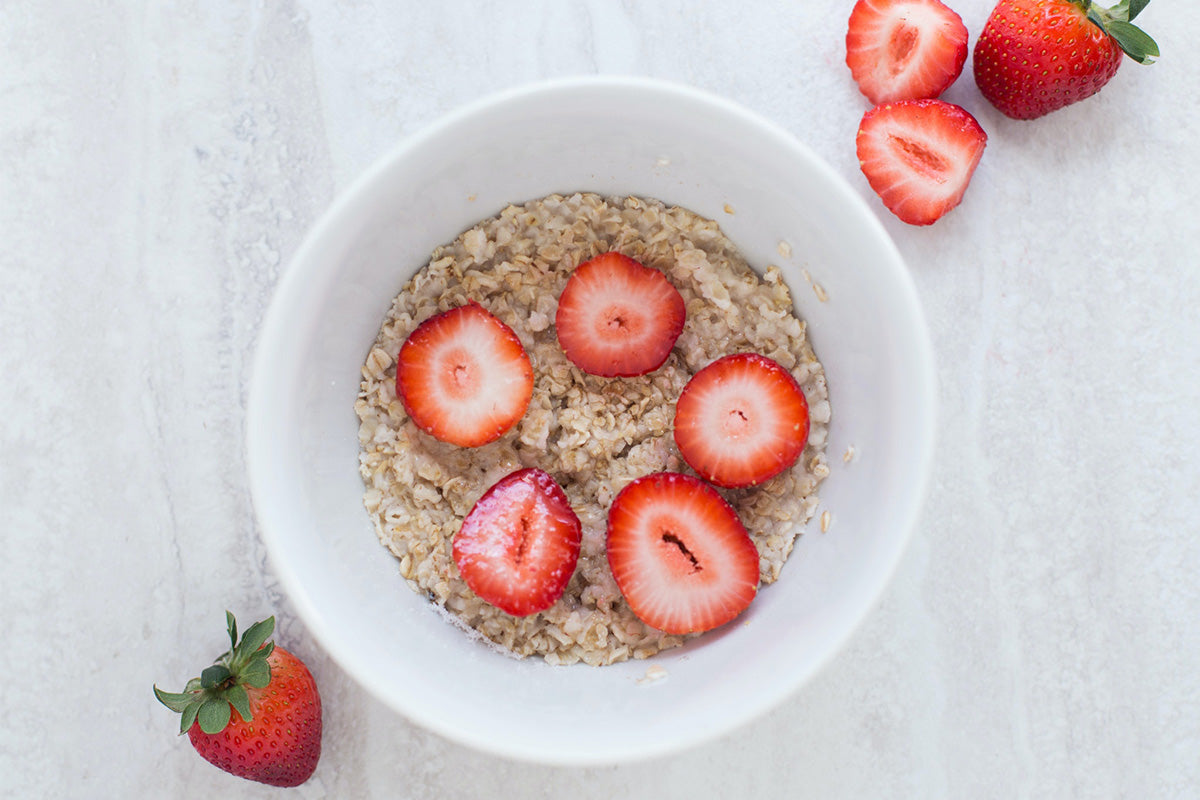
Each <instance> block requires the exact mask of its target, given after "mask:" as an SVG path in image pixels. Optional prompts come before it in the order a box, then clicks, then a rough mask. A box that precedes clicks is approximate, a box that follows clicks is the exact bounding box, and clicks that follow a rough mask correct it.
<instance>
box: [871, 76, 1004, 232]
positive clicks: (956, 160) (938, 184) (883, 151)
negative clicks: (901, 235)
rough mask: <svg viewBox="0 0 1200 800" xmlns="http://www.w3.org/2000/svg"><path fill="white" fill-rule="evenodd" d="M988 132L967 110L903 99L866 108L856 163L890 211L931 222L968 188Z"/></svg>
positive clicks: (937, 102)
mask: <svg viewBox="0 0 1200 800" xmlns="http://www.w3.org/2000/svg"><path fill="white" fill-rule="evenodd" d="M985 145H987V134H986V133H984V131H983V128H981V127H979V123H978V122H976V121H975V118H974V117H972V116H971V115H970V114H968V113H967V112H966V111H964V110H963V109H961V108H959V107H958V106H956V105H951V104H950V103H945V102H943V101H941V100H905V101H903V102H900V103H889V104H887V105H882V106H878V107H876V108H873V109H871V110H870V111H868V112H867V113H866V114H865V115H864V116H863V118H862V123H861V124H860V125H859V126H858V163H859V166H860V167H862V171H863V174H864V175H866V176H867V181H868V182H869V183H870V184H871V188H872V189H874V190H875V193H876V194H878V195H879V198H880V199H881V200H883V204H884V205H885V206H887V207H888V210H889V211H891V212H892V213H893V214H895V215H896V216H897V217H899V218H900V219H902V220H904V221H905V222H907V223H909V224H911V225H931V224H933V223H934V222H937V221H938V220H939V219H941V217H942V215H943V214H945V213H946V212H947V211H949V210H950V209H952V208H954V207H955V206H956V205H958V204H959V202H960V201H961V200H962V197H963V193H964V192H966V191H967V184H968V183H970V181H971V175H972V174H973V173H974V172H975V167H976V166H977V165H978V164H979V159H980V158H982V157H983V148H984V146H985Z"/></svg>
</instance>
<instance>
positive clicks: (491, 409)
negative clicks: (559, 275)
mask: <svg viewBox="0 0 1200 800" xmlns="http://www.w3.org/2000/svg"><path fill="white" fill-rule="evenodd" d="M396 394H397V395H398V396H399V397H400V400H401V401H402V402H403V403H404V408H405V410H407V411H408V415H409V416H410V417H412V421H413V422H414V423H416V425H417V427H419V428H420V429H421V430H423V431H425V432H426V433H428V434H430V435H431V436H435V437H437V438H438V439H441V440H442V441H443V442H449V443H451V444H456V445H459V446H461V447H478V446H479V445H483V444H487V443H488V442H492V441H495V440H496V439H499V438H500V437H501V436H502V435H503V434H504V432H505V431H507V430H508V429H509V428H511V427H512V426H513V425H515V424H516V423H517V421H518V420H519V419H521V417H522V416H524V414H525V409H526V408H528V407H529V400H530V398H531V397H532V396H533V365H532V364H530V363H529V355H528V354H527V353H526V352H525V348H524V347H522V346H521V340H520V339H518V338H517V335H516V334H515V333H513V330H512V328H510V327H508V326H507V325H505V324H504V323H503V322H501V321H500V320H498V319H497V318H496V317H494V316H492V315H491V314H490V313H489V312H488V311H487V310H485V309H484V308H483V306H481V305H479V304H478V303H475V302H470V303H468V304H467V305H465V306H459V307H458V308H452V309H450V310H449V311H446V312H444V313H442V314H438V315H436V316H433V317H430V318H429V319H427V320H425V321H424V322H422V323H421V324H420V325H419V326H417V329H416V330H414V331H413V332H412V333H411V334H409V336H408V339H406V340H405V342H404V344H403V345H402V346H401V347H400V354H399V356H398V357H397V360H396Z"/></svg>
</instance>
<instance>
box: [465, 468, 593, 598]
mask: <svg viewBox="0 0 1200 800" xmlns="http://www.w3.org/2000/svg"><path fill="white" fill-rule="evenodd" d="M582 536H583V533H582V527H581V526H580V524H579V518H578V517H577V516H576V515H575V512H574V511H573V510H572V509H571V504H570V502H569V501H568V500H567V495H566V493H565V492H563V490H562V487H561V486H559V485H558V483H556V482H555V480H554V478H552V477H551V476H550V475H549V474H548V473H546V472H544V471H542V470H540V469H533V468H531V469H522V470H517V471H516V472H513V473H510V474H509V475H507V476H506V477H504V478H501V479H500V480H499V481H497V482H496V484H495V485H493V486H492V487H491V488H490V489H488V490H487V491H486V492H485V493H484V495H483V497H481V498H479V501H478V502H476V503H475V506H474V507H473V508H472V509H471V511H470V512H469V513H468V514H467V516H466V518H465V519H464V520H463V523H462V527H461V528H459V531H458V535H457V536H455V537H454V545H453V557H454V563H455V564H456V565H457V566H458V571H459V574H460V575H462V578H463V580H465V581H466V582H467V586H469V587H470V589H471V591H473V592H474V593H475V594H477V595H479V597H481V598H482V599H484V600H486V601H487V602H489V603H491V604H492V605H494V606H496V607H497V608H499V609H500V610H501V611H504V612H505V613H508V614H512V615H513V616H518V617H522V616H526V615H528V614H534V613H537V612H538V611H544V610H546V609H547V608H549V607H550V606H552V605H554V603H555V602H556V601H557V600H558V598H559V597H561V596H562V593H563V590H564V589H566V587H567V583H568V582H569V581H570V580H571V576H572V575H573V574H574V573H575V564H576V562H577V561H578V560H579V547H580V542H581V541H582Z"/></svg>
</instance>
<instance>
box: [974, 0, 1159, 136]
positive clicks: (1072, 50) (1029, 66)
mask: <svg viewBox="0 0 1200 800" xmlns="http://www.w3.org/2000/svg"><path fill="white" fill-rule="evenodd" d="M1149 2H1150V0H1121V2H1119V3H1118V4H1117V5H1115V6H1113V7H1112V8H1110V9H1106V8H1101V7H1100V6H1097V5H1095V4H1094V3H1092V2H1091V0H1000V2H998V3H997V4H996V7H995V8H994V9H993V10H992V14H991V16H990V17H988V21H987V24H986V25H985V26H984V28H983V33H981V34H980V35H979V39H978V41H977V42H976V43H975V59H974V64H975V83H976V84H977V85H978V86H979V91H980V92H982V93H983V96H984V97H986V98H987V99H988V100H989V101H990V102H991V103H992V105H994V106H995V107H996V108H998V109H999V110H1000V111H1001V112H1003V113H1004V114H1007V115H1008V116H1010V117H1013V118H1014V119H1034V118H1036V117H1040V116H1043V115H1045V114H1049V113H1050V112H1051V111H1056V110H1058V109H1060V108H1062V107H1063V106H1066V105H1070V104H1071V103H1077V102H1079V101H1080V100H1083V99H1084V98H1086V97H1091V96H1092V95H1093V94H1095V93H1096V92H1098V91H1100V89H1101V88H1102V87H1103V86H1104V85H1105V84H1106V83H1108V82H1109V80H1110V79H1111V78H1112V76H1113V75H1115V74H1116V72H1117V68H1118V67H1120V66H1121V53H1122V52H1124V53H1126V54H1127V55H1129V57H1130V58H1132V59H1133V60H1134V61H1137V62H1138V63H1141V64H1148V63H1150V62H1151V61H1152V60H1153V59H1154V58H1156V57H1157V56H1158V45H1156V44H1155V43H1154V40H1153V39H1151V38H1150V37H1149V36H1148V35H1147V34H1146V32H1145V31H1143V30H1142V29H1141V28H1138V27H1137V26H1136V25H1134V24H1132V22H1131V21H1132V20H1133V18H1134V17H1136V16H1137V15H1138V14H1139V13H1141V11H1142V9H1143V8H1145V7H1146V5H1147V4H1148V3H1149Z"/></svg>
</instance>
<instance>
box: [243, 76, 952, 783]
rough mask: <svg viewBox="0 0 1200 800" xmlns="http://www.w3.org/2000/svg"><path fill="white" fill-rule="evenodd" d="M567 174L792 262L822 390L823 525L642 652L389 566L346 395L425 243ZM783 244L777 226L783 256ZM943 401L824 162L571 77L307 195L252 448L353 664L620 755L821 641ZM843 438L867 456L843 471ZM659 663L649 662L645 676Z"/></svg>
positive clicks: (716, 711) (842, 618) (257, 369)
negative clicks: (320, 196) (526, 633)
mask: <svg viewBox="0 0 1200 800" xmlns="http://www.w3.org/2000/svg"><path fill="white" fill-rule="evenodd" d="M847 146H851V145H847ZM577 190H590V191H595V192H599V193H601V194H604V195H627V194H635V195H640V196H645V197H653V198H658V199H660V200H663V201H664V202H667V203H668V204H677V205H682V206H684V207H686V208H689V209H691V210H693V211H695V212H698V213H699V214H701V215H703V216H706V217H710V218H712V219H715V220H718V221H719V222H720V224H721V226H722V227H723V229H724V230H725V232H726V233H727V234H728V235H729V236H730V237H731V238H732V239H733V241H734V242H735V243H736V244H737V245H738V246H739V248H740V249H741V250H742V253H743V254H744V255H745V256H746V257H747V258H748V260H749V261H750V263H751V264H752V265H754V266H755V267H756V268H758V269H760V270H761V269H762V268H764V267H766V266H767V265H768V264H778V265H779V266H780V267H781V268H783V270H784V274H785V275H786V277H787V280H788V282H789V284H790V286H791V288H792V291H793V294H794V296H795V300H796V305H797V310H798V311H799V313H800V314H801V315H802V317H803V318H805V319H807V321H808V323H809V332H810V335H811V338H812V341H813V344H814V347H815V348H816V351H817V354H818V356H819V357H820V358H821V360H822V361H823V363H824V365H825V369H826V373H827V377H828V381H829V392H830V399H831V403H832V406H833V420H832V422H831V425H830V438H829V454H830V462H831V465H832V466H833V473H832V475H831V476H830V477H829V478H828V479H827V480H826V481H825V483H824V484H823V485H822V488H821V491H820V494H821V498H822V508H827V509H829V510H830V511H831V512H832V514H833V519H834V524H833V526H832V527H831V528H830V530H829V531H828V532H827V533H824V534H823V533H821V532H820V530H819V527H818V525H817V523H816V522H815V521H814V522H813V523H810V524H809V525H808V526H807V528H806V532H805V535H804V536H802V537H801V538H800V539H799V540H798V542H797V544H796V548H795V550H794V551H793V553H792V556H791V559H790V560H789V561H788V563H787V564H786V565H785V567H784V569H783V573H782V575H781V577H780V579H779V581H778V582H776V583H775V584H773V585H771V586H768V587H765V588H764V589H763V590H762V591H761V592H760V593H759V596H758V598H757V599H756V600H755V601H754V603H753V604H752V605H751V607H750V609H749V610H748V611H747V612H746V613H745V614H743V615H742V616H741V617H739V618H738V620H737V621H736V622H735V623H733V624H731V625H728V626H726V627H725V628H723V629H721V630H719V631H715V632H712V633H710V634H708V635H706V636H703V637H701V638H699V639H698V640H696V641H694V642H691V643H689V644H688V645H687V646H685V647H683V648H679V649H675V650H671V651H666V652H664V653H661V654H659V655H657V656H655V657H654V658H653V659H652V660H651V661H650V662H647V661H630V662H626V663H622V664H617V665H614V666H610V667H602V668H593V667H587V666H583V665H575V666H569V667H551V666H548V665H547V664H545V663H544V662H543V661H541V660H540V659H533V658H530V659H525V660H516V659H512V658H508V657H505V656H503V655H499V654H497V653H495V652H493V651H492V650H490V649H488V648H486V647H484V646H483V645H481V644H479V643H478V642H476V641H471V640H469V639H468V638H467V637H466V636H465V635H464V634H463V632H462V631H461V630H459V629H457V628H456V627H453V626H451V625H450V624H448V623H447V622H446V621H445V620H444V619H443V618H442V617H441V616H439V615H438V614H436V613H435V612H434V611H433V609H432V608H431V606H430V605H429V604H428V602H427V601H426V600H425V599H424V597H422V596H419V595H418V594H417V593H415V592H413V591H412V589H410V588H409V587H408V586H407V585H406V584H405V582H404V581H403V580H402V579H401V578H400V576H399V571H398V565H397V563H396V562H395V559H394V558H393V556H391V555H390V554H389V553H388V552H387V550H385V548H384V547H383V546H382V545H381V544H380V543H379V541H378V539H377V538H376V535H375V533H374V529H373V527H372V525H371V522H370V521H369V519H368V516H367V513H366V511H365V510H364V508H363V505H362V500H361V498H362V493H363V485H362V482H361V480H360V478H359V474H358V461H357V457H358V438H357V422H358V421H357V418H356V417H355V414H354V410H353V407H354V401H355V396H356V393H357V391H358V385H359V369H360V366H361V365H362V362H363V360H364V358H365V355H366V352H367V350H368V348H369V346H370V344H371V342H372V341H373V340H374V337H375V335H376V333H377V332H378V328H379V325H380V323H381V321H382V319H383V316H384V314H385V313H386V311H387V309H388V307H389V304H390V303H391V301H392V298H393V297H394V296H395V294H396V293H397V292H398V291H399V290H400V288H401V287H402V286H403V284H404V283H405V281H406V280H407V279H408V278H409V277H410V276H411V274H412V273H413V272H414V271H415V270H417V269H419V268H420V267H421V266H423V265H424V264H425V263H426V262H427V260H428V257H429V254H430V252H431V251H432V250H433V248H434V247H435V246H436V245H439V244H442V243H444V242H448V241H450V240H452V239H453V238H455V237H456V236H457V235H458V234H459V233H461V232H462V231H464V230H466V229H467V228H469V227H471V226H472V225H474V224H475V223H476V222H478V221H480V220H482V219H484V218H487V217H489V216H492V215H494V214H496V213H497V212H499V211H500V209H501V208H503V207H504V206H505V205H506V204H508V203H511V202H521V201H525V200H529V199H534V198H537V197H541V196H544V195H547V194H550V193H553V192H559V193H569V192H573V191H577ZM727 205H728V206H729V207H730V208H732V209H733V211H734V212H735V213H733V214H730V213H727V212H726V211H725V210H724V209H725V207H726V206H727ZM780 241H787V242H789V243H790V244H791V246H792V248H793V251H794V254H793V255H792V256H791V257H790V258H784V257H782V256H781V255H780V253H779V252H778V250H777V248H778V246H779V242H780ZM802 269H807V270H808V272H809V273H810V274H811V276H812V278H813V279H814V280H816V281H819V282H820V284H821V285H822V286H823V287H824V289H825V290H826V292H827V294H828V301H827V302H821V301H819V300H818V298H817V296H816V294H815V292H814V291H813V290H812V289H811V288H810V287H809V285H808V283H807V281H806V279H805V277H804V276H803V275H802V274H801V270H802ZM934 400H935V391H934V371H933V359H932V352H931V347H930V343H929V337H928V333H927V330H926V327H925V324H924V320H923V318H922V315H921V311H920V307H919V303H918V300H917V296H916V294H915V292H914V288H913V284H912V281H911V279H910V277H909V275H908V273H907V271H906V269H905V267H904V265H903V263H902V261H901V259H900V257H899V255H898V253H897V251H896V249H895V247H894V246H893V245H892V243H891V241H890V240H889V238H888V236H887V234H886V233H885V232H884V230H883V228H882V227H881V225H880V224H879V222H878V220H877V219H876V218H875V216H874V215H873V214H872V212H871V211H870V210H869V209H868V208H867V206H866V205H865V204H864V203H863V202H862V201H861V199H860V198H859V197H858V196H857V195H856V194H855V193H854V192H853V191H852V190H851V189H850V188H849V187H848V186H847V185H846V184H845V183H844V182H843V180H842V179H841V178H840V177H839V176H838V175H836V174H835V173H834V172H832V171H831V170H830V168H829V167H828V166H827V165H826V164H825V163H823V162H822V161H821V160H820V159H819V158H817V157H816V156H815V155H814V154H813V153H811V152H810V151H809V150H808V149H807V148H805V147H804V146H803V145H801V144H800V143H799V142H797V141H796V140H795V139H794V138H793V137H792V136H790V135H789V134H788V133H787V132H786V131H784V130H782V129H780V128H778V127H776V126H775V125H773V124H772V123H770V122H767V121H765V120H763V119H761V118H759V117H757V116H755V115H753V114H751V113H749V112H747V111H745V110H744V109H742V108H740V107H738V106H737V105H734V104H732V103H730V102H727V101H724V100H721V99H718V98H715V97H713V96H710V95H707V94H704V93H702V92H699V91H696V90H693V89H689V88H684V87H680V86H675V85H669V84H663V83H659V82H653V81H647V80H631V79H624V78H621V79H608V78H597V79H573V80H565V81H557V82H552V83H546V84H541V85H537V86H533V87H531V88H524V89H519V90H516V91H510V92H507V93H504V94H501V95H498V96H495V97H491V98H488V99H486V100H483V101H481V102H477V103H475V104H473V105H471V106H468V107H467V108H465V109H463V110H460V111H458V112H456V113H453V114H450V115H449V116H447V117H446V118H444V119H443V120H441V121H440V122H438V123H436V124H435V125H432V126H431V127H429V128H428V129H427V130H425V131H424V132H422V133H420V134H419V135H417V136H414V137H412V138H410V139H409V140H408V141H406V142H404V143H402V144H401V145H400V146H399V147H398V148H397V149H395V150H394V151H393V152H392V153H391V154H389V155H388V156H387V157H385V158H383V159H382V160H381V161H380V162H379V163H377V164H376V165H375V166H374V167H372V168H371V169H370V170H369V171H368V172H367V173H366V175H364V176H363V177H362V178H360V179H359V180H358V181H356V182H355V183H354V184H353V185H352V186H351V187H350V189H349V190H348V191H346V192H345V193H344V194H343V195H342V197H341V198H340V199H339V200H338V201H337V202H336V203H335V204H334V205H333V207H332V208H331V209H330V210H329V211H328V212H327V213H326V214H325V215H324V217H323V218H322V219H321V220H320V222H319V223H318V224H317V226H316V227H315V228H314V230H313V231H312V233H311V234H310V235H309V236H308V238H307V239H306V241H305V242H304V244H303V246H302V247H301V248H300V250H299V251H298V252H297V254H296V256H295V258H294V259H293V261H292V263H291V266H290V267H289V269H288V270H287V273H286V274H285V275H284V276H283V278H282V279H281V280H280V282H279V286H278V288H277V290H276V295H275V298H274V301H273V303H272V305H271V308H270V312H269V313H268V315H267V318H266V320H265V322H264V324H263V328H262V333H261V338H260V341H259V345H258V352H257V355H256V359H255V364H254V380H253V387H252V391H251V394H250V403H249V409H248V420H247V430H248V435H247V448H248V452H247V459H248V463H249V473H250V485H251V489H252V492H253V497H254V503H255V507H256V510H257V513H258V517H259V521H260V523H261V527H262V534H263V538H264V539H265V541H266V544H267V547H268V550H269V551H270V554H271V559H272V562H273V564H274V567H275V570H276V572H277V574H278V576H279V578H280V580H281V581H282V583H283V585H284V587H285V588H286V590H287V592H288V594H289V596H290V597H291V599H292V601H293V602H294V604H295V606H296V608H297V610H298V612H299V614H300V615H301V616H302V617H303V619H304V621H305V623H306V624H307V625H308V627H309V629H310V630H311V631H312V633H313V635H314V636H315V637H316V638H317V639H318V640H319V641H320V643H321V644H322V646H323V647H325V649H326V650H328V652H329V653H330V654H331V655H332V656H333V657H334V658H335V659H336V660H337V661H338V663H339V664H340V665H341V666H342V667H343V668H344V669H345V670H346V672H348V673H349V674H350V675H352V676H353V677H354V678H355V679H357V680H358V681H359V682H360V683H361V684H362V685H363V686H365V687H366V688H367V689H369V690H370V691H371V692H373V693H374V694H375V695H376V696H378V697H379V698H380V699H381V700H383V701H384V702H385V703H387V704H388V705H390V706H392V707H393V708H395V709H396V710H397V711H399V712H401V713H402V714H404V715H405V716H407V717H408V718H409V719H411V720H413V721H414V722H416V723H418V724H420V725H423V726H426V727H428V728H430V729H432V730H434V731H437V732H438V733H440V734H443V735H444V736H446V737H448V738H450V739H453V740H456V741H458V742H461V743H464V744H466V745H470V746H473V747H476V748H479V749H481V750H484V751H489V752H492V753H496V754H501V755H505V756H510V757H516V758H521V759H527V760H534V761H540V762H546V763H559V764H587V763H611V762H617V761H629V760H634V759H638V758H645V757H649V756H656V755H662V754H664V753H668V752H672V751H677V750H679V749H682V748H684V747H688V746H690V745H694V744H696V743H698V742H701V741H703V740H707V739H709V738H712V737H716V736H718V735H720V734H724V733H726V732H728V731H730V730H731V729H732V728H734V727H735V726H738V725H740V724H742V723H745V722H747V721H748V720H750V719H752V718H754V717H755V716H756V715H759V714H761V713H763V712H765V711H766V710H767V709H769V708H771V707H772V706H774V705H775V704H777V703H779V702H780V701H781V700H783V699H784V698H786V697H787V696H788V695H789V694H790V693H792V692H794V691H795V690H796V689H797V687H799V686H800V685H801V684H803V683H804V682H805V681H806V680H807V679H808V678H810V677H811V676H812V675H813V673H814V672H816V671H817V670H818V669H819V668H820V667H821V665H822V664H824V663H825V662H826V661H828V660H829V658H830V657H831V656H832V655H833V654H834V653H835V651H837V650H838V648H839V647H840V646H841V645H842V644H843V643H844V642H845V641H846V639H847V638H848V637H849V636H850V634H851V632H852V631H853V629H854V628H855V627H856V625H857V624H858V623H859V622H860V621H861V620H862V619H863V617H864V616H865V615H866V614H867V613H868V611H869V610H870V609H871V607H872V605H873V603H874V602H875V601H876V599H877V597H878V596H879V594H880V592H881V591H882V589H883V587H884V586H885V584H886V583H887V581H888V579H889V578H890V576H891V574H892V572H893V570H894V568H895V567H896V564H897V562H898V560H899V558H900V555H901V552H902V551H903V549H904V547H905V544H906V542H907V540H908V538H909V535H910V531H911V529H912V527H913V524H914V522H915V519H916V516H917V514H918V511H919V508H920V503H921V499H922V496H923V493H924V487H925V484H926V478H927V474H928V471H929V467H930V461H931V455H932V450H933V423H934ZM850 446H853V447H854V449H855V450H856V452H857V454H858V455H857V458H856V460H854V461H853V462H852V463H851V464H849V465H844V464H843V463H842V454H843V452H845V451H846V450H847V448H848V447H850ZM651 663H653V664H657V665H659V666H661V667H662V668H663V669H665V671H666V674H665V677H664V678H661V679H659V680H654V681H647V680H644V678H645V676H646V674H647V668H648V667H649V666H650V664H651Z"/></svg>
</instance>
